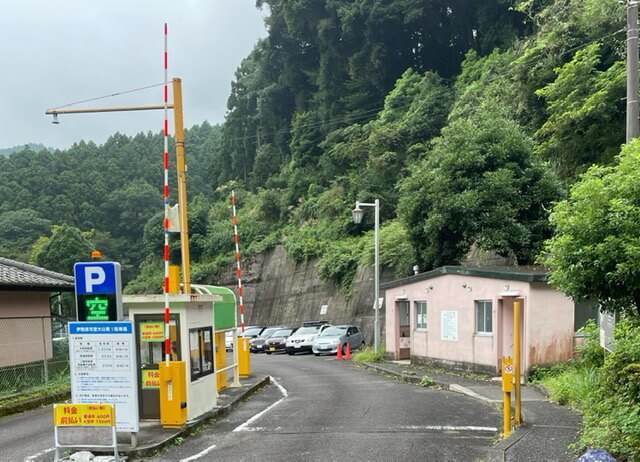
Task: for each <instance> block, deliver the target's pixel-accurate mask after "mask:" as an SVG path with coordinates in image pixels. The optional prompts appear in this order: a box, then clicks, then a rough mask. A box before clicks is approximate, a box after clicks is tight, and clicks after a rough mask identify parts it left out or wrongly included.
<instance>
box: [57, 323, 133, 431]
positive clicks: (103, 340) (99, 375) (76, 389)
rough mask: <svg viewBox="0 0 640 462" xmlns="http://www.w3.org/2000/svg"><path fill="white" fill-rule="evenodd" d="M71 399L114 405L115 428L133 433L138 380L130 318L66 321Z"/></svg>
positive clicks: (82, 402) (76, 401)
mask: <svg viewBox="0 0 640 462" xmlns="http://www.w3.org/2000/svg"><path fill="white" fill-rule="evenodd" d="M69 365H70V369H71V400H72V401H73V402H74V403H78V404H93V403H108V404H113V405H114V406H115V408H116V413H115V414H116V428H117V430H118V431H120V432H137V431H138V426H139V423H138V422H139V419H138V383H137V367H136V347H135V339H134V337H133V323H132V322H131V321H117V322H70V323H69Z"/></svg>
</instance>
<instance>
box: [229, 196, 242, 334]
mask: <svg viewBox="0 0 640 462" xmlns="http://www.w3.org/2000/svg"><path fill="white" fill-rule="evenodd" d="M231 208H232V209H233V216H232V218H231V223H233V241H234V242H235V244H236V277H237V278H238V301H239V302H240V306H239V309H240V332H242V333H244V287H242V269H241V267H240V235H239V234H238V214H237V211H236V192H235V191H231Z"/></svg>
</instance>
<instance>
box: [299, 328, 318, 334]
mask: <svg viewBox="0 0 640 462" xmlns="http://www.w3.org/2000/svg"><path fill="white" fill-rule="evenodd" d="M319 330H320V327H319V326H312V327H301V328H300V329H298V330H297V331H296V335H309V334H315V333H317V332H318V331H319Z"/></svg>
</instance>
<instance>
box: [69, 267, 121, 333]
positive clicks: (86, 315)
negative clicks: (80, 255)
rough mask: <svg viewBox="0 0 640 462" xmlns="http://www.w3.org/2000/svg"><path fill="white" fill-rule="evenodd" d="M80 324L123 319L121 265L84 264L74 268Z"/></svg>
mask: <svg viewBox="0 0 640 462" xmlns="http://www.w3.org/2000/svg"><path fill="white" fill-rule="evenodd" d="M73 276H74V277H75V281H76V284H75V286H76V287H75V288H76V308H77V315H78V321H119V320H121V319H122V281H121V277H120V263H117V262H107V261H104V262H97V261H94V262H82V263H76V264H75V265H73Z"/></svg>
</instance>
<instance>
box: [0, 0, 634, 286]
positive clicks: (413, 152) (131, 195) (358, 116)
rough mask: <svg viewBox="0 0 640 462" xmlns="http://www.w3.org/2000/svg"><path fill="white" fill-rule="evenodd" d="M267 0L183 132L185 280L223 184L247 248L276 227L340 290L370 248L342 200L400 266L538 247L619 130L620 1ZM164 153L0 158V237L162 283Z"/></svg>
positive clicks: (137, 140)
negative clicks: (377, 232)
mask: <svg viewBox="0 0 640 462" xmlns="http://www.w3.org/2000/svg"><path fill="white" fill-rule="evenodd" d="M267 6H268V11H269V12H270V13H269V16H268V17H267V19H266V25H267V29H268V36H267V37H266V38H265V39H263V40H261V41H259V42H258V43H257V44H256V46H255V48H254V50H253V51H252V52H251V54H250V55H249V56H247V57H246V58H245V59H244V60H243V61H242V63H241V65H240V66H239V67H238V70H237V72H236V76H235V79H234V81H233V82H232V91H231V94H230V96H229V99H228V112H227V116H226V120H225V122H224V123H223V124H222V125H220V126H211V125H210V124H208V123H206V122H204V123H203V124H202V125H198V126H194V127H192V128H191V129H190V130H189V131H188V133H187V146H186V149H187V156H188V164H189V173H188V175H189V177H188V178H189V185H188V186H189V195H190V220H191V221H190V231H191V249H192V256H193V258H194V268H193V277H194V280H195V281H198V282H201V281H215V280H216V275H217V274H218V272H219V271H220V270H221V269H222V268H224V266H225V265H226V264H227V263H228V262H229V261H230V260H231V257H232V245H231V242H232V241H231V231H232V230H231V226H230V211H229V203H228V196H229V193H230V190H231V189H232V188H235V189H236V190H237V191H238V195H239V201H240V209H239V215H240V230H241V236H242V241H243V254H244V255H245V256H250V255H251V254H255V253H259V252H263V251H264V250H266V249H269V248H271V247H273V246H275V245H277V244H283V245H284V246H285V247H286V249H287V251H288V254H289V255H290V256H292V257H293V258H295V259H296V260H298V261H303V260H305V259H310V258H314V259H319V261H320V265H321V266H320V268H321V275H322V277H324V278H326V279H328V280H332V281H335V282H336V283H338V284H340V285H342V287H343V288H344V289H345V290H348V289H349V286H350V284H351V281H352V278H353V274H354V272H355V269H356V267H357V265H358V264H359V263H366V262H368V261H370V259H371V258H372V239H371V236H370V232H371V228H372V219H373V217H372V216H368V215H367V214H365V220H364V221H363V223H362V224H361V225H354V224H353V223H352V222H351V209H352V208H353V206H354V203H355V201H356V200H360V201H371V200H373V199H376V198H378V199H380V200H381V216H382V223H383V225H382V235H381V258H382V262H383V263H384V264H385V265H386V266H387V267H389V268H390V269H392V270H393V271H395V273H396V275H398V276H402V275H406V274H410V272H411V268H412V266H413V265H414V264H416V263H417V264H418V265H419V266H420V268H421V269H422V270H427V269H430V268H432V267H435V266H438V265H443V264H455V263H458V262H460V261H461V259H463V258H464V256H465V255H466V254H467V252H468V251H469V249H470V248H471V247H472V246H475V247H477V248H479V249H484V250H491V251H496V252H498V253H500V254H502V255H505V256H508V257H510V258H512V259H514V260H516V261H517V262H518V263H520V264H529V263H533V262H535V261H536V258H537V256H538V255H539V254H540V251H541V249H542V246H543V243H544V241H545V240H546V239H547V238H549V237H550V236H551V231H552V230H551V225H550V222H549V213H550V211H551V209H552V207H553V204H554V203H555V202H556V201H558V200H560V199H562V198H564V197H566V194H567V191H568V189H569V187H570V186H571V185H572V184H573V183H574V182H575V181H576V179H577V178H579V176H580V175H581V174H582V173H584V172H585V171H586V170H587V169H588V168H589V167H590V166H591V165H592V164H600V165H610V164H612V163H614V162H615V159H616V155H617V153H618V152H619V149H620V145H621V144H622V143H623V142H624V105H625V101H624V96H625V73H624V67H625V66H624V61H623V59H624V30H623V27H624V18H625V13H624V6H623V5H620V4H619V2H617V1H616V0H580V1H578V0H522V1H516V0H484V1H479V0H478V1H475V0H474V1H469V0H393V1H387V0H384V1H383V0H296V1H286V0H271V1H267V0H259V1H258V2H257V7H259V8H266V7H267ZM185 85H188V82H185ZM187 110H188V108H187ZM161 152H162V139H161V137H160V134H158V133H147V134H143V133H141V134H139V135H136V136H133V137H129V136H124V135H120V134H115V135H113V136H112V137H111V138H110V139H109V140H108V141H107V142H106V143H105V144H104V145H100V146H97V145H95V144H93V143H92V142H90V141H79V142H78V143H76V144H74V145H73V146H72V147H71V148H69V149H67V150H63V151H59V150H58V151H53V152H49V151H40V152H31V151H29V150H27V151H21V152H19V153H14V154H12V155H11V156H9V157H1V156H0V254H1V255H3V256H7V257H10V258H17V259H20V260H25V261H32V262H34V263H36V264H39V265H42V266H45V267H48V268H51V269H54V270H58V271H64V272H69V271H70V270H71V264H72V262H73V261H74V260H76V259H78V258H86V256H87V254H88V249H90V248H92V247H98V248H100V249H101V250H103V252H104V253H105V254H106V256H107V257H109V258H113V259H115V260H119V261H121V262H122V263H123V267H124V270H125V279H126V281H128V289H127V290H129V291H132V292H140V291H157V290H160V284H161V280H162V277H161V271H162V266H161V264H160V258H161V252H160V247H161V242H162V239H161V234H162V229H161V212H162V198H161V184H162V177H161V167H162V163H161ZM172 172H173V171H172ZM171 182H172V184H173V185H175V181H174V179H173V178H172V180H171ZM178 244H179V243H178V242H177V240H176V242H175V243H174V245H173V246H174V247H177V246H178Z"/></svg>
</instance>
